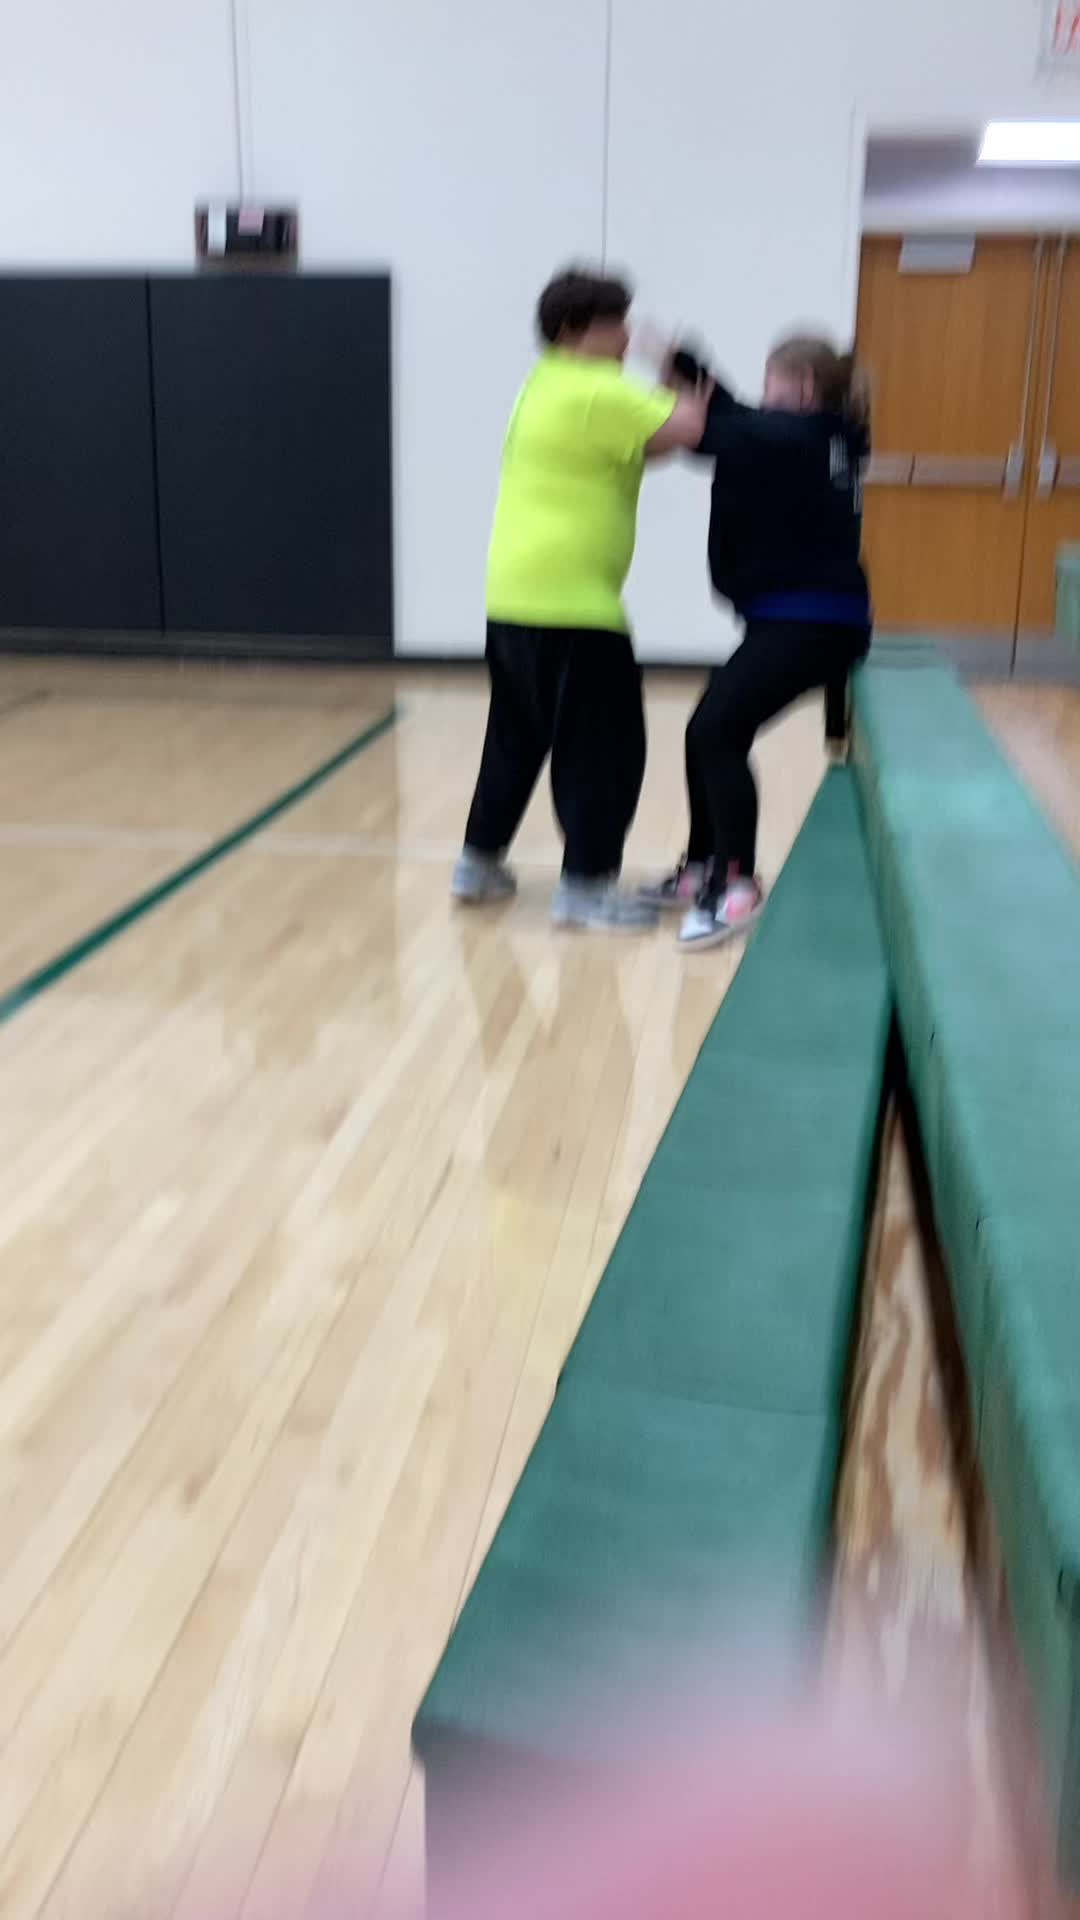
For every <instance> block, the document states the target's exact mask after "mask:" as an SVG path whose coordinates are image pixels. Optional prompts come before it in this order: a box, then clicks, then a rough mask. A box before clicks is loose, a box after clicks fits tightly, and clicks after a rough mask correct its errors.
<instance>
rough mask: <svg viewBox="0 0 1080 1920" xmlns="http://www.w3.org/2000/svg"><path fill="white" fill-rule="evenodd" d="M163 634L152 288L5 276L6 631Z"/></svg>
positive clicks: (1, 381) (1, 442)
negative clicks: (149, 315)
mask: <svg viewBox="0 0 1080 1920" xmlns="http://www.w3.org/2000/svg"><path fill="white" fill-rule="evenodd" d="M160 626H161V586H160V579H159V574H158V550H157V516H156V506H155V497H154V451H153V430H152V405H151V392H150V352H149V342H148V339H147V326H146V281H145V278H140V277H131V278H129V277H123V276H119V275H115V276H108V277H102V276H96V275H95V276H90V275H88V276H85V277H84V276H76V275H64V276H60V275H40V276H39V275H22V274H20V275H18V276H15V275H5V276H0V627H11V628H20V627H21V628H38V627H47V628H65V629H69V630H71V629H84V628H91V629H92V628H103V627H107V628H110V629H113V630H118V631H124V630H128V631H132V630H145V629H148V628H149V629H151V630H152V629H154V628H160Z"/></svg>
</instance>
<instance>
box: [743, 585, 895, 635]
mask: <svg viewBox="0 0 1080 1920" xmlns="http://www.w3.org/2000/svg"><path fill="white" fill-rule="evenodd" d="M739 611H740V613H741V614H742V616H743V619H744V620H799V621H804V622H807V623H809V622H811V621H813V622H815V623H817V624H819V625H821V626H823V627H868V626H870V625H871V623H872V619H873V615H872V613H871V610H870V602H869V600H868V598H867V596H866V595H865V594H863V593H763V594H761V595H759V597H758V598H757V599H756V600H751V601H750V603H749V605H748V606H745V607H740V609H739Z"/></svg>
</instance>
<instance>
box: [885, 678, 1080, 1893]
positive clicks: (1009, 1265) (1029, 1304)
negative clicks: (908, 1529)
mask: <svg viewBox="0 0 1080 1920" xmlns="http://www.w3.org/2000/svg"><path fill="white" fill-rule="evenodd" d="M854 760H855V765H856V769H857V772H858V777H859V781H860V786H861V791H862V795H863V802H864V807H865V812H866V824H867V841H868V846H869V848H870V853H871V859H872V861H873V863H874V866H875V870H876V876H877V882H878V890H879V905H880V908H881V915H882V923H883V926H884V929H885V934H886V940H887V944H888V947H889V954H890V962H891V966H892V971H893V979H894V989H895V994H896V1002H897V1013H898V1017H899V1022H900V1027H901V1031H902V1034H903V1038H904V1045H905V1052H906V1055H907V1061H908V1071H909V1075H910V1079H911V1084H912V1088H913V1091H914V1097H915V1101H916V1105H917V1108H918V1112H919V1118H920V1124H921V1128H922V1133H923V1138H924V1146H925V1151H926V1159H927V1166H928V1170H929V1175H930V1181H931V1186H932V1190H933V1195H934V1203H935V1211H936V1214H937V1220H938V1226H939V1230H940V1233H941V1238H942V1242H943V1246H944V1250H945V1254H946V1258H947V1262H948V1266H949V1270H950V1276H951V1282H952V1288H953V1294H954V1299H955V1304H956V1311H957V1319H958V1324H959V1327H960V1333H961V1338H962V1341H963V1344H964V1348H965V1354H966V1358H967V1364H968V1371H969V1377H970V1383H971V1394H972V1407H973V1414H974V1419H975V1424H976V1432H977V1437H978V1445H979V1451H980V1456H981V1461H982V1466H983V1471H984V1475H985V1479H986V1484H987V1487H988V1490H989V1493H990V1497H991V1500H992V1503H993V1507H994V1513H995V1520H996V1525H997V1530H998V1533H999V1535H1000V1538H1001V1542H1002V1549H1003V1553H1004V1557H1005V1562H1006V1568H1007V1573H1008V1579H1009V1589H1010V1600H1011V1605H1012V1609H1013V1613H1014V1616H1015V1620H1016V1625H1017V1630H1018V1633H1019V1637H1020V1641H1021V1644H1022V1646H1023V1649H1024V1653H1025V1658H1026V1664H1027V1666H1028V1668H1029V1671H1030V1674H1031V1676H1032V1679H1033V1682H1034V1688H1035V1693H1036V1697H1037V1701H1038V1705H1039V1711H1040V1716H1041V1721H1042V1726H1043V1732H1044V1741H1045V1748H1046V1756H1047V1767H1048V1774H1049V1778H1050V1785H1051V1789H1052V1792H1053V1794H1054V1796H1055V1808H1056V1812H1057V1816H1058V1836H1059V1853H1060V1861H1061V1866H1062V1869H1063V1871H1064V1873H1065V1875H1066V1877H1067V1878H1069V1879H1076V1878H1077V1877H1078V1876H1080V1258H1078V1254H1077V1242H1078V1237H1080V1232H1078V1230H1080V876H1078V873H1077V869H1076V867H1075V865H1074V863H1073V862H1072V860H1071V859H1070V857H1069V855H1068V853H1067V851H1066V850H1065V848H1064V847H1063V846H1062V844H1061V842H1060V841H1059V840H1058V838H1057V837H1056V835H1055V834H1054V833H1053V831H1052V829H1051V828H1050V826H1049V825H1048V823H1047V821H1046V819H1045V818H1044V816H1043V815H1042V813H1041V812H1040V810H1039V808H1038V807H1037V805H1036V804H1035V802H1034V800H1033V799H1032V797H1031V796H1030V794H1029V793H1028V792H1027V790H1026V789H1025V787H1024V786H1023V784H1022V783H1021V781H1020V780H1019V779H1018V777H1017V776H1016V774H1015V773H1014V772H1013V770H1012V769H1011V767H1010V765H1009V764H1008V762H1007V760H1006V759H1005V757H1004V755H1003V754H1002V753H1001V751H1000V750H999V748H998V747H997V745H996V744H995V742H994V740H993V739H992V737H991V735H990V733H989V730H988V729H987V728H986V726H985V725H984V724H983V722H982V720H981V718H980V716H979V714H978V712H977V710H976V708H975V706H974V704H973V703H972V701H971V700H970V699H969V698H968V696H967V695H966V694H965V693H964V691H963V690H962V688H961V687H960V685H959V683H958V681H957V680H956V678H955V677H954V675H953V674H952V673H951V672H950V671H949V670H948V669H947V668H946V667H945V666H944V665H943V664H942V663H941V662H925V661H924V662H922V663H920V664H919V666H918V667H917V668H914V667H912V666H910V665H908V666H907V667H901V666H899V665H891V664H890V663H889V662H888V661H882V662H879V663H874V662H872V663H871V664H870V665H869V666H868V667H867V668H866V669H865V670H864V672H863V673H862V674H861V676H860V677H859V682H858V685H857V689H856V693H855V742H854Z"/></svg>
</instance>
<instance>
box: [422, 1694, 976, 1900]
mask: <svg viewBox="0 0 1080 1920" xmlns="http://www.w3.org/2000/svg"><path fill="white" fill-rule="evenodd" d="M671 1731H672V1730H671V1729H668V1733H669V1736H670V1734H671ZM947 1746H948V1742H947V1741H946V1742H945V1747H946V1748H947ZM676 1747H678V1749H679V1752H680V1758H679V1759H678V1761H677V1762H675V1763H672V1764H666V1763H665V1764H662V1765H658V1766H657V1767H656V1770H655V1771H653V1772H651V1773H646V1772H644V1771H642V1770H641V1769H640V1768H639V1769H638V1770H636V1772H635V1774H634V1776H633V1777H631V1776H630V1775H624V1776H623V1777H622V1779H621V1780H620V1781H617V1782H615V1781H609V1782H608V1783H607V1784H606V1785H605V1786H604V1787H602V1788H597V1789H595V1791H594V1790H590V1791H589V1792H588V1793H587V1794H585V1793H580V1792H579V1793H577V1794H570V1793H566V1794H564V1795H561V1796H559V1798H558V1799H557V1800H551V1799H549V1800H548V1802H547V1803H546V1804H545V1805H543V1806H540V1807H537V1806H536V1805H535V1803H530V1806H529V1807H528V1809H526V1808H525V1807H524V1806H523V1807H521V1808H520V1809H519V1812H518V1815H517V1817H515V1818H513V1819H511V1820H509V1821H507V1819H506V1818H505V1810H504V1816H503V1818H501V1819H500V1821H499V1823H498V1825H497V1826H496V1824H495V1822H494V1820H490V1821H489V1820H487V1819H486V1817H485V1809H484V1806H483V1803H482V1802H477V1803H476V1804H475V1805H474V1807H473V1809H472V1818H470V1820H469V1822H468V1834H469V1841H468V1847H467V1852H466V1854H465V1855H464V1856H463V1872H462V1875H461V1879H460V1883H458V1884H455V1886H454V1887H453V1888H450V1889H446V1888H439V1889H436V1890H434V1891H435V1892H436V1893H437V1896H438V1897H437V1899H436V1900H435V1902H434V1904H433V1906H432V1920H966V1917H967V1916H970V1917H971V1920H977V1917H978V1920H981V1917H982V1916H983V1915H985V1913H986V1912H987V1905H986V1902H985V1900H984V1899H983V1898H982V1897H981V1895H980V1890H979V1885H978V1882H977V1877H976V1872H975V1868H974V1865H973V1864H972V1863H971V1861H970V1836H971V1822H970V1817H969V1816H970V1808H969V1807H968V1806H967V1805H965V1804H964V1801H963V1795H962V1794H961V1793H960V1792H959V1791H958V1790H957V1789H956V1787H955V1786H954V1784H953V1783H954V1782H955V1781H956V1779H957V1778H958V1777H960V1775H961V1773H962V1771H963V1770H962V1769H958V1768H957V1767H956V1766H954V1765H953V1764H951V1762H950V1759H949V1756H948V1752H947V1751H943V1750H942V1746H941V1744H940V1743H939V1741H938V1739H937V1737H936V1730H935V1729H934V1728H932V1727H929V1728H927V1730H926V1734H925V1737H919V1736H918V1735H917V1734H916V1733H915V1732H914V1731H913V1730H909V1731H908V1732H906V1733H905V1734H904V1735H903V1736H902V1737H889V1738H887V1739H886V1738H883V1737H882V1736H881V1734H880V1733H878V1732H877V1731H876V1730H875V1728H874V1727H873V1725H872V1724H870V1723H869V1722H868V1721H867V1720H866V1719H865V1718H863V1719H862V1720H861V1721H857V1720H853V1719H852V1718H851V1717H850V1716H849V1717H847V1718H841V1717H839V1716H830V1717H828V1718H826V1717H824V1716H822V1715H820V1714H815V1713H811V1712H809V1711H806V1710H804V1711H802V1712H800V1713H799V1714H797V1715H795V1716H793V1715H791V1714H790V1713H785V1714H781V1715H778V1714H772V1715H770V1716H768V1717H767V1718H764V1719H761V1718H758V1719H755V1720H753V1721H749V1720H745V1721H743V1723H742V1724H741V1725H740V1726H738V1727H732V1728H729V1729H728V1730H726V1731H725V1733H724V1734H723V1735H722V1736H721V1737H719V1738H717V1737H715V1736H713V1737H711V1738H710V1737H706V1738H704V1739H703V1738H702V1737H701V1734H700V1730H698V1733H697V1736H696V1737H694V1738H690V1737H689V1736H688V1737H686V1738H685V1739H684V1740H683V1741H682V1742H674V1743H673V1742H672V1740H671V1739H670V1738H668V1739H667V1740H665V1743H664V1751H665V1753H667V1754H669V1755H670V1754H671V1753H673V1752H674V1751H675V1750H676ZM1001 1911H1002V1910H1001V1908H1000V1906H999V1907H997V1908H996V1909H995V1912H996V1913H998V1914H1000V1913H1001Z"/></svg>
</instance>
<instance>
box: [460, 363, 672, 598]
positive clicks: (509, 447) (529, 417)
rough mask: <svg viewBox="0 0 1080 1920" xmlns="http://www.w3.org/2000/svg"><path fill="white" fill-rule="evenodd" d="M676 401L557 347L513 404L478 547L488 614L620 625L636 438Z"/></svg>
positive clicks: (633, 527) (631, 532) (633, 508)
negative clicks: (486, 528) (488, 519)
mask: <svg viewBox="0 0 1080 1920" xmlns="http://www.w3.org/2000/svg"><path fill="white" fill-rule="evenodd" d="M674 407H675V395H674V394H673V393H668V392H666V391H665V390H664V389H659V390H657V391H655V392H650V391H649V390H648V389H647V388H645V387H640V386H638V385H637V384H636V383H635V382H634V381H633V380H630V379H628V378H627V376H626V375H625V374H624V373H623V371H622V368H621V367H620V366H619V365H618V363H617V362H616V361H614V360H589V359H586V358H584V357H583V356H581V355H578V354H573V353H562V352H560V351H559V350H558V349H557V348H553V349H552V350H551V351H550V352H548V353H545V354H544V355H543V357H542V358H541V359H540V360H539V361H538V363H537V365H536V367H535V368H534V370H533V372H532V374H531V376H530V378H529V380H528V381H527V382H526V385H525V387H524V390H523V392H522V394H521V397H520V399H519V400H518V403H517V406H516V408H515V409H514V413H513V417H512V419H511V421H510V427H509V430H508V432H507V436H506V446H505V449H504V452H503V467H502V479H501V483H500V487H499V500H498V505H497V507H496V509H495V525H494V528H493V530H492V535H491V547H490V551H489V555H488V585H487V610H488V618H489V619H491V620H505V621H507V622H509V623H511V624H513V625H516V626H528V627H597V628H607V629H608V630H610V631H612V632H616V633H624V632H626V630H627V624H628V623H627V618H626V613H625V611H624V609H623V604H622V593H623V587H624V586H625V584H626V576H627V574H628V573H629V571H630V563H631V561H632V560H633V557H634V543H635V539H636V537H637V508H638V496H639V494H640V492H641V479H642V474H643V473H644V470H645V448H646V446H647V445H648V443H649V441H650V440H651V439H652V437H653V435H654V433H656V432H657V431H658V430H659V428H660V427H662V426H663V425H664V423H665V421H666V420H668V419H670V417H671V414H672V412H673V411H674Z"/></svg>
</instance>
